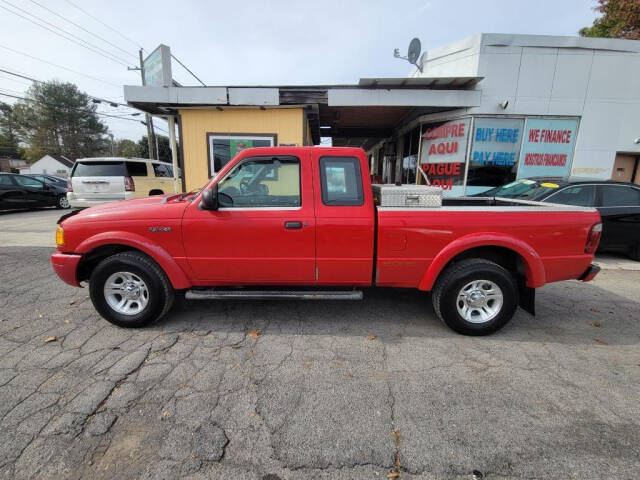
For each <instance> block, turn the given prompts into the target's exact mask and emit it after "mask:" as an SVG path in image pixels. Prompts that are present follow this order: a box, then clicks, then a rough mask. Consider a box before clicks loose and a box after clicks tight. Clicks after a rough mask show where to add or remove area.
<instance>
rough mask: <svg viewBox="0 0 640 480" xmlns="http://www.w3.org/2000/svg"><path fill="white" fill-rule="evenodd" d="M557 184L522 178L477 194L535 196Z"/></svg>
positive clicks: (515, 196)
mask: <svg viewBox="0 0 640 480" xmlns="http://www.w3.org/2000/svg"><path fill="white" fill-rule="evenodd" d="M558 187H559V185H558V184H557V183H553V182H544V181H542V180H531V179H528V178H522V179H520V180H516V181H515V182H511V183H507V184H506V185H501V186H499V187H495V188H492V189H491V190H487V191H486V192H482V193H480V194H479V195H481V196H483V197H506V198H524V199H531V198H537V197H538V196H540V195H542V194H543V193H548V192H551V191H553V190H555V189H557V188H558Z"/></svg>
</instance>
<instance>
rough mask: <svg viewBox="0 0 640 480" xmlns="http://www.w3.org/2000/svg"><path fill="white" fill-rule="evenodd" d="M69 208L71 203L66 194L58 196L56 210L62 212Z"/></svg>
mask: <svg viewBox="0 0 640 480" xmlns="http://www.w3.org/2000/svg"><path fill="white" fill-rule="evenodd" d="M69 207H70V205H69V201H68V200H67V195H66V194H63V195H58V197H57V198H56V208H57V209H59V210H62V209H66V208H69Z"/></svg>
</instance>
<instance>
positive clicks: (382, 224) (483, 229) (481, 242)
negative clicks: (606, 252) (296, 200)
mask: <svg viewBox="0 0 640 480" xmlns="http://www.w3.org/2000/svg"><path fill="white" fill-rule="evenodd" d="M442 203H443V205H442V206H441V207H376V211H377V223H378V231H377V238H376V242H377V247H376V254H377V258H376V284H377V285H381V286H395V287H413V288H420V289H422V290H430V289H431V288H432V287H433V280H434V279H435V278H436V275H433V274H431V275H430V272H437V271H440V269H441V268H443V266H444V265H446V264H447V263H448V262H449V261H450V260H451V259H452V258H454V257H455V256H456V255H457V254H458V253H459V252H461V251H468V250H469V249H473V248H483V249H484V250H485V251H486V250H487V249H494V250H495V251H496V252H500V251H501V250H502V249H504V250H507V249H508V250H510V251H512V252H514V251H515V252H517V254H518V255H519V262H520V263H521V268H522V270H523V271H522V272H521V273H523V274H524V275H526V278H527V279H528V280H527V285H528V286H530V287H539V286H542V285H544V284H545V283H549V282H555V281H559V280H566V279H571V278H577V277H579V276H580V275H581V274H582V273H583V272H584V271H585V270H586V269H587V268H588V267H589V265H590V263H591V261H592V258H593V256H592V255H591V254H586V253H584V249H585V242H586V240H587V236H588V234H589V230H590V227H591V226H592V225H593V224H596V223H598V222H599V221H600V216H599V215H598V212H597V211H596V210H595V209H593V208H584V207H575V206H571V205H558V204H551V203H541V202H532V201H528V200H516V199H502V198H490V197H458V198H445V199H443V201H442Z"/></svg>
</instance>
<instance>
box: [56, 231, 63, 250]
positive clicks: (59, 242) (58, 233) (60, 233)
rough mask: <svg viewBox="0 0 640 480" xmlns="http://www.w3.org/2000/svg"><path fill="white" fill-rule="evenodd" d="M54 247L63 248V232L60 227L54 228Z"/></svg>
mask: <svg viewBox="0 0 640 480" xmlns="http://www.w3.org/2000/svg"><path fill="white" fill-rule="evenodd" d="M56 245H57V246H59V247H63V246H64V230H62V227H58V228H56Z"/></svg>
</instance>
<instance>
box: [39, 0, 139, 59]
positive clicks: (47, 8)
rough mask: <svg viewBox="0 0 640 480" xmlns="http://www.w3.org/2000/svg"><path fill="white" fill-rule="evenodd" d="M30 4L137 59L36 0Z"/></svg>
mask: <svg viewBox="0 0 640 480" xmlns="http://www.w3.org/2000/svg"><path fill="white" fill-rule="evenodd" d="M31 2H32V3H35V4H36V5H38V6H39V7H41V8H44V9H45V10H46V11H48V12H50V13H53V14H54V15H55V16H56V17H59V18H61V19H63V20H64V21H66V22H69V23H70V24H71V25H74V26H75V27H77V28H79V29H80V30H83V31H85V32H87V33H88V34H89V35H93V36H94V37H96V38H97V39H99V40H102V41H103V42H105V43H108V44H109V45H111V46H112V47H114V48H117V49H118V50H120V51H121V52H123V53H126V54H127V55H131V56H132V57H134V58H138V56H137V55H135V54H133V53H131V52H128V51H127V50H125V49H123V48H120V47H119V46H118V45H116V44H115V43H112V42H110V41H109V40H107V39H106V38H104V37H101V36H100V35H98V34H96V33H94V32H92V31H91V30H87V29H86V28H84V27H83V26H82V25H78V24H77V23H75V22H74V21H72V20H69V19H68V18H67V17H65V16H64V15H60V14H59V13H56V12H54V11H53V10H51V9H50V8H49V7H45V6H44V5H42V4H40V3H38V2H36V0H31Z"/></svg>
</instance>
